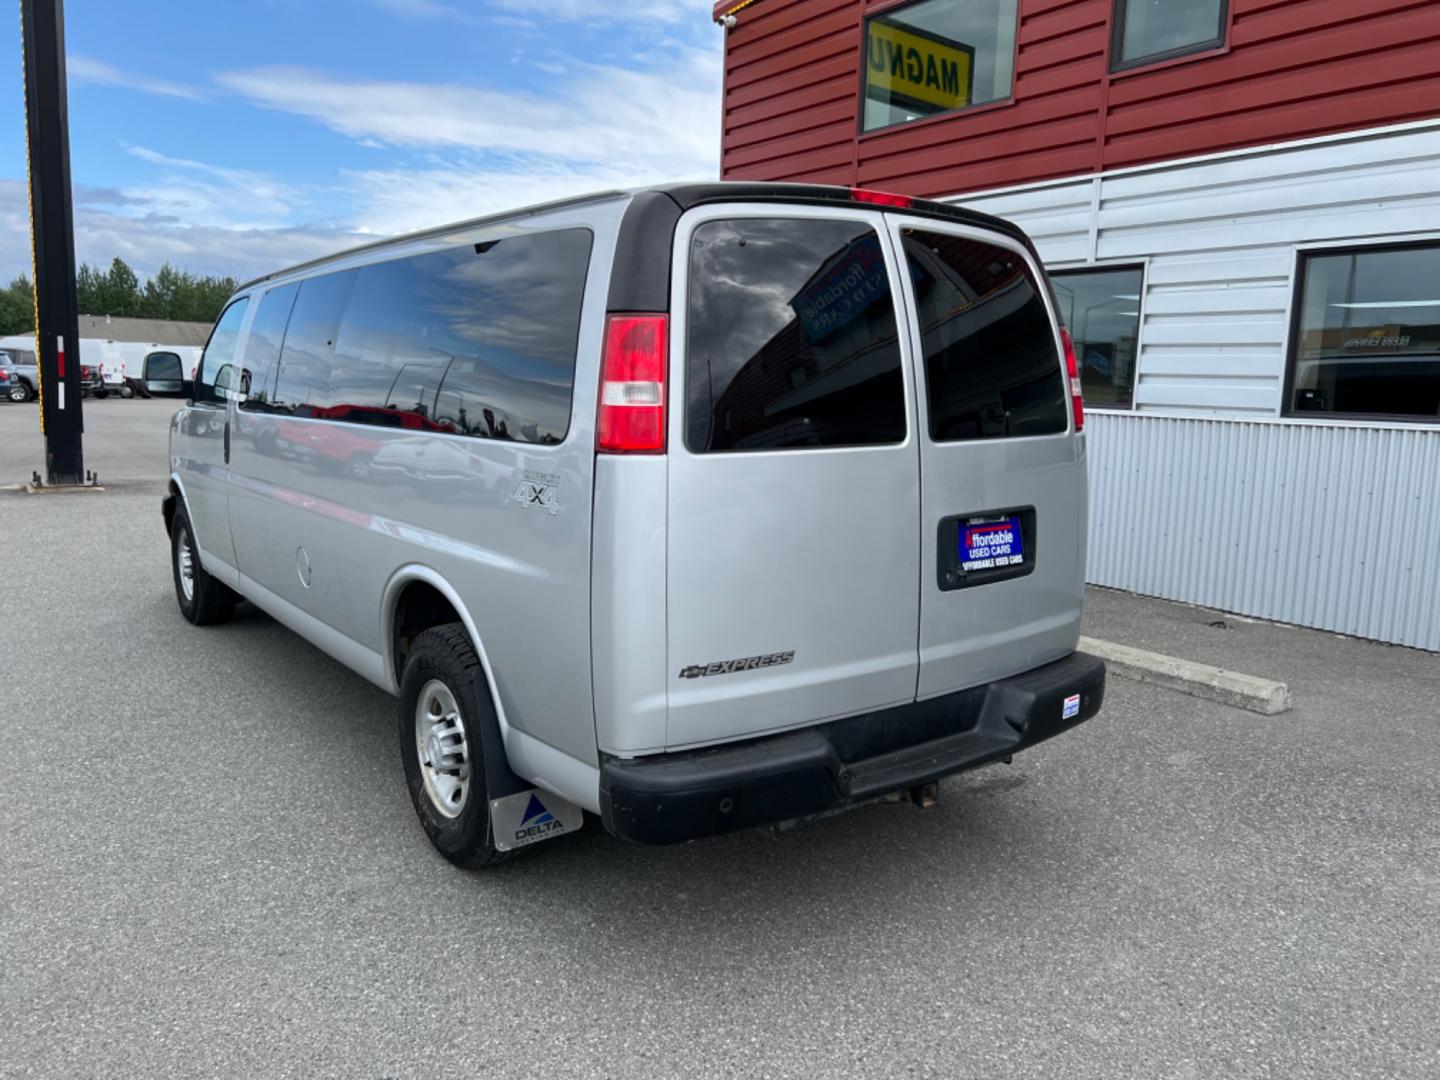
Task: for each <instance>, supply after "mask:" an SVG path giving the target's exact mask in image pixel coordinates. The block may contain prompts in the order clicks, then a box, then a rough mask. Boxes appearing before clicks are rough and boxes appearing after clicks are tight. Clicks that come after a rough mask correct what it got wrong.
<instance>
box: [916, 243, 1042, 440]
mask: <svg viewBox="0 0 1440 1080" xmlns="http://www.w3.org/2000/svg"><path fill="white" fill-rule="evenodd" d="M903 240H904V247H905V258H906V260H907V261H908V263H909V264H910V276H911V279H912V280H913V281H914V283H915V300H916V306H917V307H918V308H919V313H920V329H921V338H922V341H923V344H924V352H925V392H926V400H927V401H928V402H929V407H930V437H931V438H932V439H934V440H935V441H937V442H958V441H961V440H966V439H994V438H1005V437H1015V436H1020V435H1052V434H1056V433H1059V432H1063V431H1065V430H1067V428H1068V426H1069V420H1068V415H1069V414H1068V411H1067V410H1068V409H1069V404H1068V402H1067V401H1066V394H1065V382H1064V379H1063V378H1062V376H1061V372H1060V354H1059V353H1058V352H1057V351H1056V347H1055V332H1054V330H1053V328H1052V326H1051V323H1050V315H1049V313H1048V312H1047V311H1046V308H1045V303H1044V301H1043V300H1042V299H1041V294H1040V288H1041V286H1038V285H1037V284H1036V282H1035V280H1034V278H1033V277H1031V275H1030V271H1029V269H1028V268H1027V267H1026V265H1025V260H1024V259H1022V258H1021V257H1020V256H1019V255H1018V254H1016V253H1015V252H1013V251H1010V250H1007V249H1006V248H1002V247H997V246H996V245H994V244H987V243H985V242H984V241H981V240H972V239H968V238H965V237H959V236H950V235H947V234H944V233H935V232H927V231H925V230H923V229H905V230H904V233H903Z"/></svg>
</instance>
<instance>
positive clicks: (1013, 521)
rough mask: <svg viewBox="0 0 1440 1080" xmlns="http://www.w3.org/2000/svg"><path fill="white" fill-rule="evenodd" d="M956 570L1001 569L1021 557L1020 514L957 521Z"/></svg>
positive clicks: (970, 571) (1016, 561)
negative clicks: (958, 549)
mask: <svg viewBox="0 0 1440 1080" xmlns="http://www.w3.org/2000/svg"><path fill="white" fill-rule="evenodd" d="M959 532H960V537H959V543H960V551H959V556H960V570H961V572H962V573H966V574H971V573H975V572H976V571H979V570H1003V569H1005V568H1006V567H1010V566H1019V565H1020V564H1021V563H1023V562H1024V561H1025V540H1024V537H1023V536H1022V535H1021V532H1020V515H1019V514H1007V515H1005V516H1003V517H987V518H970V519H969V520H968V521H962V522H961V523H960V530H959Z"/></svg>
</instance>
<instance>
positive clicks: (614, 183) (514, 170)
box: [347, 161, 705, 234]
mask: <svg viewBox="0 0 1440 1080" xmlns="http://www.w3.org/2000/svg"><path fill="white" fill-rule="evenodd" d="M347 179H348V180H349V183H350V187H351V190H352V192H353V194H354V197H355V199H356V201H357V204H358V206H359V209H358V210H357V212H356V214H355V220H356V222H357V224H358V226H359V227H360V228H361V229H363V230H364V231H366V232H375V233H381V234H391V233H400V232H413V231H415V230H417V229H425V228H430V227H432V226H435V225H444V224H446V223H448V222H452V221H464V220H465V219H467V218H474V217H483V216H485V215H487V214H493V213H498V212H500V211H502V210H510V209H513V208H515V207H520V206H528V205H532V204H535V203H542V202H550V201H552V200H554V199H563V198H568V197H570V196H573V195H584V194H588V193H591V192H598V191H608V190H612V189H617V188H626V187H637V186H640V185H643V184H648V183H659V182H661V181H663V180H673V179H705V177H704V176H703V175H695V176H691V177H683V176H681V177H676V176H673V175H668V174H667V175H664V176H662V175H659V174H654V173H647V172H645V171H643V170H637V169H634V168H628V167H621V166H604V165H586V164H583V163H582V164H564V163H557V162H547V161H528V162H523V163H522V162H514V161H511V162H505V163H504V164H503V166H502V167H498V168H497V167H495V166H494V165H488V166H487V165H481V164H476V165H475V166H474V167H464V166H461V165H460V164H458V163H456V164H454V165H449V166H443V167H435V168H430V169H420V170H413V169H370V170H363V171H356V172H352V173H349V174H347Z"/></svg>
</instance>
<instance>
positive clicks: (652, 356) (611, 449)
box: [595, 315, 669, 454]
mask: <svg viewBox="0 0 1440 1080" xmlns="http://www.w3.org/2000/svg"><path fill="white" fill-rule="evenodd" d="M668 337H669V319H668V318H667V317H666V316H664V315H611V316H610V317H609V318H608V319H606V321H605V362H604V366H603V368H602V370H601V374H600V424H599V435H598V437H597V439H596V443H595V446H596V449H597V450H599V451H600V452H602V453H606V454H663V453H664V452H665V354H666V342H667V340H668Z"/></svg>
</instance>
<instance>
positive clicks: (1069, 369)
mask: <svg viewBox="0 0 1440 1080" xmlns="http://www.w3.org/2000/svg"><path fill="white" fill-rule="evenodd" d="M1060 342H1061V344H1063V345H1064V346H1065V371H1066V373H1067V374H1068V375H1069V376H1070V408H1071V409H1072V410H1073V411H1074V413H1075V430H1076V431H1084V430H1085V398H1084V396H1083V395H1082V394H1081V392H1080V365H1079V363H1077V362H1076V360H1075V341H1074V339H1073V338H1071V336H1070V331H1069V330H1066V329H1064V328H1063V327H1062V328H1061V330H1060Z"/></svg>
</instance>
